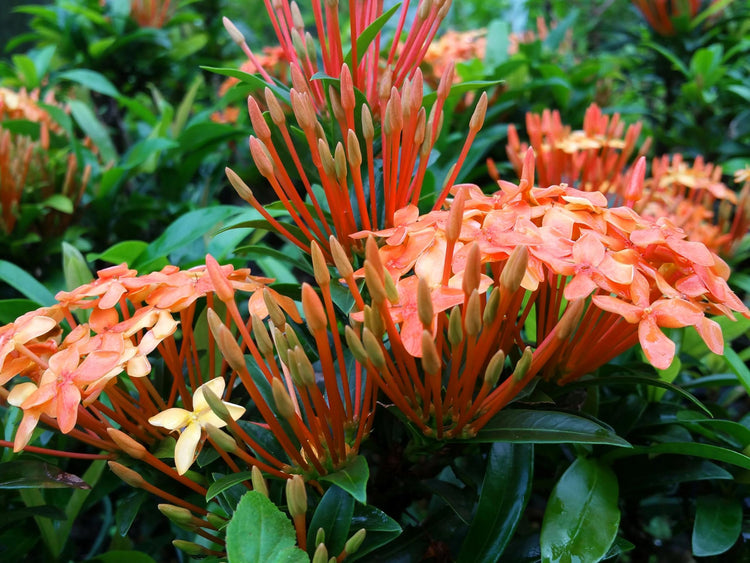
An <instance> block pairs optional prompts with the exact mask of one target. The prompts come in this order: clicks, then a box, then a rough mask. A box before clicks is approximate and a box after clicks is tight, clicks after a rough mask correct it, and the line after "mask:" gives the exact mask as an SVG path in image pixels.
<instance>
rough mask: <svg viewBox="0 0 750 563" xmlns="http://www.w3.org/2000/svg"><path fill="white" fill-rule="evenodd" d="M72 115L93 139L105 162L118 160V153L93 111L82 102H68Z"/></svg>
mask: <svg viewBox="0 0 750 563" xmlns="http://www.w3.org/2000/svg"><path fill="white" fill-rule="evenodd" d="M68 107H70V113H71V114H72V115H73V118H74V119H75V120H76V123H78V125H79V126H80V127H81V129H82V130H83V132H84V133H85V134H86V135H87V136H88V137H89V138H90V139H91V141H92V142H93V143H94V145H95V146H96V147H97V148H98V149H99V154H101V155H102V160H104V162H110V161H112V160H115V159H116V158H117V151H115V147H114V145H113V144H112V140H111V139H110V138H109V134H108V133H107V131H106V129H105V128H104V126H103V125H102V124H101V123H100V122H99V120H98V119H97V118H96V116H95V115H94V113H93V112H92V111H91V109H90V108H89V107H88V106H87V105H86V104H84V103H83V102H82V101H80V100H68Z"/></svg>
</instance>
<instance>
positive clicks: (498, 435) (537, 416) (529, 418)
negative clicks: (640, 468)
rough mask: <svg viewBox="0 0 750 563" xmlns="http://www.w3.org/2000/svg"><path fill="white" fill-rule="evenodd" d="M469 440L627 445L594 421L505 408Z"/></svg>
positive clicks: (561, 414) (557, 413) (571, 415)
mask: <svg viewBox="0 0 750 563" xmlns="http://www.w3.org/2000/svg"><path fill="white" fill-rule="evenodd" d="M468 441H470V442H512V443H539V444H542V443H544V444H560V443H577V444H608V445H611V446H620V447H625V448H629V447H631V446H630V444H629V443H628V442H626V441H625V440H624V439H622V438H621V437H620V436H618V435H617V434H615V433H614V432H613V431H612V430H611V429H609V428H605V427H604V426H601V425H600V424H597V423H596V422H594V421H592V420H589V419H587V418H583V417H580V416H576V415H573V414H568V413H564V412H557V411H540V410H529V409H508V410H504V411H500V412H499V413H498V414H497V415H496V416H495V417H494V418H493V419H492V420H490V421H489V422H488V423H487V424H486V425H485V427H484V428H482V429H481V430H480V431H479V432H478V433H477V435H476V436H475V437H474V438H470V439H469V440H468Z"/></svg>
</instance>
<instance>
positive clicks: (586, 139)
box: [507, 105, 750, 255]
mask: <svg viewBox="0 0 750 563" xmlns="http://www.w3.org/2000/svg"><path fill="white" fill-rule="evenodd" d="M526 126H527V130H528V135H529V139H530V144H531V146H532V147H533V149H534V152H535V154H536V158H537V160H536V162H537V172H538V176H539V185H540V186H541V187H548V186H553V185H556V184H561V183H566V184H569V185H571V186H574V187H576V188H578V189H581V190H585V191H598V192H602V193H603V194H605V195H606V196H607V197H608V198H609V199H610V202H611V203H613V204H615V205H627V206H628V207H631V208H633V209H635V210H636V211H637V212H638V213H639V214H640V215H641V216H642V217H644V218H650V219H651V220H652V221H653V222H656V221H657V220H658V219H659V218H664V219H666V220H668V221H670V222H671V223H673V224H674V225H676V226H678V227H680V228H682V229H683V230H684V231H685V233H686V234H687V237H688V239H689V240H691V241H697V242H702V243H703V244H705V245H706V246H707V247H708V248H710V249H711V250H712V251H714V252H720V253H722V254H725V255H728V254H730V253H731V251H732V249H733V247H734V246H736V243H737V242H738V241H739V240H740V239H741V238H742V237H743V236H744V235H745V234H746V233H747V230H748V225H750V189H747V188H746V189H744V190H743V191H742V192H741V193H740V195H739V197H738V196H737V194H735V193H734V192H733V191H732V190H730V189H729V188H728V187H727V186H726V185H725V184H723V183H722V182H721V168H720V167H716V166H714V165H712V164H710V163H706V162H704V161H703V159H702V158H700V157H698V158H697V159H696V160H695V161H694V163H693V164H688V163H687V162H685V161H684V160H683V158H682V156H681V155H679V154H677V155H672V156H668V155H665V156H662V157H661V158H655V159H654V160H653V162H652V165H651V173H650V175H649V176H648V177H646V178H645V181H644V178H643V176H644V174H645V173H646V170H645V164H644V165H643V166H641V167H640V168H639V165H638V163H637V162H636V164H633V165H629V161H630V158H631V156H632V154H633V153H634V152H635V150H636V146H637V140H638V136H639V134H640V131H641V123H640V122H636V123H635V124H634V125H630V126H628V127H627V129H625V125H624V123H623V122H622V121H621V120H620V116H619V114H614V115H613V116H612V117H611V118H610V117H608V116H606V115H604V114H603V113H602V112H601V110H600V109H599V107H598V106H596V105H592V106H590V107H589V108H588V110H587V111H586V115H585V118H584V123H583V130H581V131H571V128H570V127H569V126H565V125H563V124H562V121H561V119H560V114H559V113H558V112H557V111H554V112H550V111H545V112H543V113H542V114H541V115H539V114H533V113H529V114H527V115H526ZM508 141H509V143H508V147H507V153H508V156H509V158H510V161H511V163H512V164H513V166H514V168H515V169H516V172H517V173H519V174H520V173H521V170H522V168H523V162H522V159H523V154H525V151H526V150H527V149H528V144H526V143H521V141H520V139H519V137H518V133H517V131H516V129H515V127H514V126H513V125H510V126H509V128H508ZM648 146H649V140H647V141H646V142H645V143H644V144H643V145H642V146H641V148H640V150H639V155H642V154H644V153H645V152H647V150H648ZM638 175H640V176H641V178H635V176H638Z"/></svg>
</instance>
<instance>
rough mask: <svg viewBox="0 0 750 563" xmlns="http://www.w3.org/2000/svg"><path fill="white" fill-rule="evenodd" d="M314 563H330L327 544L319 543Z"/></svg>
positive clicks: (313, 559)
mask: <svg viewBox="0 0 750 563" xmlns="http://www.w3.org/2000/svg"><path fill="white" fill-rule="evenodd" d="M312 563H328V548H327V547H326V544H324V543H319V544H318V547H316V548H315V554H314V555H313V558H312Z"/></svg>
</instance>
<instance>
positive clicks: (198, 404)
mask: <svg viewBox="0 0 750 563" xmlns="http://www.w3.org/2000/svg"><path fill="white" fill-rule="evenodd" d="M226 386H227V382H226V381H224V378H223V377H215V378H213V379H212V380H211V381H208V382H206V383H204V384H203V385H201V386H200V387H198V389H196V390H195V393H194V394H193V412H198V411H202V410H206V409H208V410H211V409H210V407H209V406H208V403H207V402H206V398H205V397H204V396H203V390H204V389H206V388H208V389H210V390H211V391H212V392H213V394H214V395H216V396H217V397H219V399H221V396H222V395H223V394H224V389H225V388H226Z"/></svg>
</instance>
